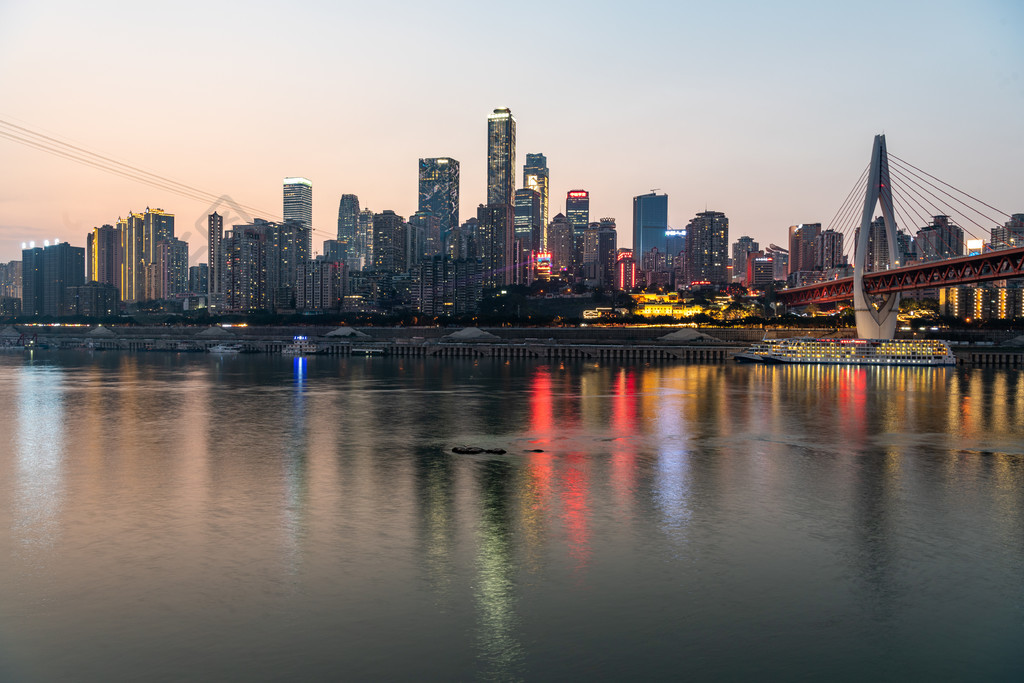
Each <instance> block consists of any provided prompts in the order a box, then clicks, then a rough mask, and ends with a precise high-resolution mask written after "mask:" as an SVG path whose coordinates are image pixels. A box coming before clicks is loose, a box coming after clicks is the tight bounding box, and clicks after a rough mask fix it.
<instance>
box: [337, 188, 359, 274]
mask: <svg viewBox="0 0 1024 683" xmlns="http://www.w3.org/2000/svg"><path fill="white" fill-rule="evenodd" d="M358 239H359V197H357V196H356V195H354V194H343V195H341V202H340V203H339V204H338V244H339V245H340V249H341V258H342V259H349V258H351V257H353V256H356V254H357V251H358V250H357V249H356V244H357V243H358Z"/></svg>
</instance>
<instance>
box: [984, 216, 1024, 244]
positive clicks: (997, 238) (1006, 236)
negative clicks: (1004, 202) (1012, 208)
mask: <svg viewBox="0 0 1024 683" xmlns="http://www.w3.org/2000/svg"><path fill="white" fill-rule="evenodd" d="M990 244H991V245H992V248H993V249H1011V248H1013V247H1021V246H1024V213H1015V214H1013V215H1012V216H1010V220H1008V221H1006V222H1005V223H1003V224H1002V225H997V226H996V227H994V228H992V235H991V240H990Z"/></svg>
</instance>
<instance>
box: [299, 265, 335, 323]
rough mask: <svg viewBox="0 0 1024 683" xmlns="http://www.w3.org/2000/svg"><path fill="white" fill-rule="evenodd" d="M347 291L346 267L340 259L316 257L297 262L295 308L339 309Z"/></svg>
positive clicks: (310, 309)
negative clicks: (312, 259) (330, 259)
mask: <svg viewBox="0 0 1024 683" xmlns="http://www.w3.org/2000/svg"><path fill="white" fill-rule="evenodd" d="M347 293H348V269H347V268H346V266H345V263H344V262H342V261H328V260H325V259H324V260H321V259H318V260H316V261H305V262H303V263H301V264H299V268H298V271H297V276H296V279H295V308H296V309H298V310H300V311H339V310H341V307H342V301H343V300H344V298H345V295H346V294H347Z"/></svg>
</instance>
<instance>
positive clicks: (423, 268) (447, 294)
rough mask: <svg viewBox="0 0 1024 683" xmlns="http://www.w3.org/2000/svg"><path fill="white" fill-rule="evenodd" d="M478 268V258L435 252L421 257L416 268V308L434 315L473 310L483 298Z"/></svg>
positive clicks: (462, 312) (479, 267) (456, 313)
mask: <svg viewBox="0 0 1024 683" xmlns="http://www.w3.org/2000/svg"><path fill="white" fill-rule="evenodd" d="M481 271H482V267H481V263H480V261H479V260H478V259H452V258H449V257H447V256H434V257H432V258H429V259H426V260H424V261H423V262H422V263H420V264H419V266H418V269H417V278H416V282H417V291H416V292H415V296H414V299H415V301H416V306H417V308H419V310H421V311H422V312H423V313H426V314H427V315H434V316H445V315H448V316H450V315H465V314H467V313H475V312H476V310H477V307H478V306H479V304H480V300H481V299H482V298H483V274H482V272H481Z"/></svg>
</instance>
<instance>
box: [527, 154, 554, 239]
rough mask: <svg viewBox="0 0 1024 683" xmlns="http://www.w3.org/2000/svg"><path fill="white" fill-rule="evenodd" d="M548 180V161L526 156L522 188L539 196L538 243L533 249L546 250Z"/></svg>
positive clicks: (544, 158) (538, 155) (535, 155)
mask: <svg viewBox="0 0 1024 683" xmlns="http://www.w3.org/2000/svg"><path fill="white" fill-rule="evenodd" d="M549 183H550V179H549V177H548V159H547V157H545V156H544V155H543V154H527V155H526V165H525V166H523V187H525V188H527V189H529V190H533V191H535V192H537V193H538V194H540V226H541V236H540V242H539V243H538V244H537V246H536V247H535V249H538V250H544V249H547V236H546V235H545V234H544V232H545V229H546V228H547V225H548V197H549V195H550V184H549Z"/></svg>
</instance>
